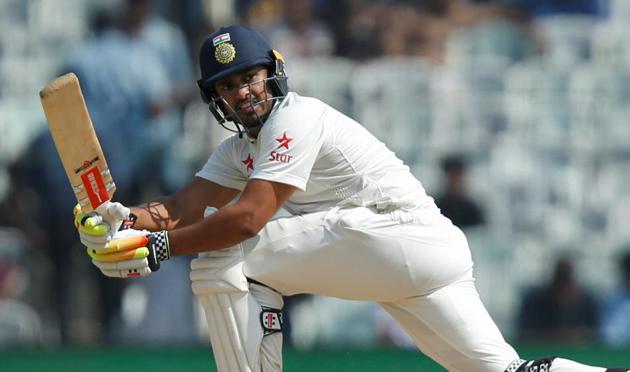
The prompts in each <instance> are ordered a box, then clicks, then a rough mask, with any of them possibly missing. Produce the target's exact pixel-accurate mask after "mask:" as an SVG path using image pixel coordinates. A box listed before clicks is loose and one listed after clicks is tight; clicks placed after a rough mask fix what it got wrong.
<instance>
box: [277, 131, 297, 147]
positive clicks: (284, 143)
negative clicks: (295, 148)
mask: <svg viewBox="0 0 630 372" xmlns="http://www.w3.org/2000/svg"><path fill="white" fill-rule="evenodd" d="M276 141H278V142H279V143H280V144H279V145H278V147H276V148H277V149H279V148H280V147H284V148H285V149H287V150H288V149H289V142H291V141H293V138H291V137H289V136H287V132H284V133H283V134H282V137H280V138H276Z"/></svg>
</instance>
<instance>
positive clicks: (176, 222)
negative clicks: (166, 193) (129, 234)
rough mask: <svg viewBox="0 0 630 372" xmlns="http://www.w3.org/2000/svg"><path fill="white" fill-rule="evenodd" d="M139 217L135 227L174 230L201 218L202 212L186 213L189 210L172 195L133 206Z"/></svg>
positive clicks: (132, 210) (133, 211)
mask: <svg viewBox="0 0 630 372" xmlns="http://www.w3.org/2000/svg"><path fill="white" fill-rule="evenodd" d="M131 212H132V213H133V214H135V215H136V216H137V217H138V219H137V221H136V223H135V225H134V228H135V229H145V230H149V231H159V230H173V229H175V228H178V227H182V226H186V225H190V224H192V223H194V222H196V221H198V220H200V219H201V216H202V214H201V213H196V214H195V216H193V213H190V212H188V213H186V212H187V210H186V209H185V208H182V207H180V206H179V205H178V203H177V200H175V199H173V198H172V197H163V198H159V199H156V200H154V201H151V202H148V203H144V204H141V205H138V206H136V207H132V208H131Z"/></svg>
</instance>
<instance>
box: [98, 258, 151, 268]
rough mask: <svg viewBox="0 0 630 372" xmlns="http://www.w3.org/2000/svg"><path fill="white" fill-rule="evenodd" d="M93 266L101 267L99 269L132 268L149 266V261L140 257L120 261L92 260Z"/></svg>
mask: <svg viewBox="0 0 630 372" xmlns="http://www.w3.org/2000/svg"><path fill="white" fill-rule="evenodd" d="M92 263H93V264H94V266H96V267H98V268H99V269H101V271H105V270H109V271H113V270H133V269H141V268H143V267H149V261H148V260H147V259H146V258H140V259H137V260H130V261H122V262H104V261H96V260H92Z"/></svg>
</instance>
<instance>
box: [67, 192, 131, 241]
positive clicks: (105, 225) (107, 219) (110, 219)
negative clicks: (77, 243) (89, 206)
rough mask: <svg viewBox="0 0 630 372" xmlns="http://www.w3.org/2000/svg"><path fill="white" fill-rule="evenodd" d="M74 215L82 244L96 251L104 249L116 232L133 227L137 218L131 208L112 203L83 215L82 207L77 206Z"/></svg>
mask: <svg viewBox="0 0 630 372" xmlns="http://www.w3.org/2000/svg"><path fill="white" fill-rule="evenodd" d="M73 213H74V225H75V227H76V228H77V230H78V231H79V237H80V239H81V243H83V245H85V246H87V247H90V248H95V249H103V248H104V247H105V245H106V244H107V243H108V242H109V241H110V240H111V239H112V238H113V236H114V234H115V233H116V231H118V230H119V229H121V228H130V227H132V226H133V223H134V222H135V218H136V216H135V215H133V214H131V212H130V210H129V208H127V207H125V206H124V205H122V204H120V203H112V202H108V203H105V204H103V205H101V206H100V207H98V208H97V210H96V211H92V212H88V213H82V211H81V206H80V205H78V204H77V205H76V206H75V207H74V210H73Z"/></svg>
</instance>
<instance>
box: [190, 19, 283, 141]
mask: <svg viewBox="0 0 630 372" xmlns="http://www.w3.org/2000/svg"><path fill="white" fill-rule="evenodd" d="M199 66H200V68H201V79H199V80H197V85H198V86H199V89H200V91H201V97H202V98H203V100H204V102H206V103H207V104H208V105H209V108H210V111H211V112H212V114H213V115H214V116H215V118H216V119H217V121H218V122H219V124H221V125H223V126H224V123H225V122H226V121H233V122H234V123H236V124H237V129H238V131H239V132H240V128H239V127H238V124H239V123H238V122H239V119H238V114H236V113H235V112H234V111H231V112H229V110H230V108H229V107H225V106H227V104H224V105H222V104H221V102H222V98H221V97H220V96H219V95H218V94H217V92H215V90H214V87H213V84H214V83H215V82H216V81H218V80H220V79H222V78H225V77H227V76H229V75H231V74H233V73H237V72H241V71H246V70H248V69H250V68H252V67H255V66H264V67H266V68H267V70H268V71H269V74H268V78H267V79H266V82H265V83H266V84H268V86H269V88H270V90H271V92H272V95H273V97H272V99H274V100H281V99H283V98H284V97H285V96H286V95H287V93H288V91H289V88H288V84H287V76H286V74H285V72H284V60H283V58H282V55H281V54H280V53H279V52H277V51H275V50H273V49H271V47H270V46H269V43H267V41H266V40H265V39H264V38H263V36H262V35H261V34H260V33H259V32H258V31H256V30H254V29H252V28H250V27H246V26H240V25H235V26H227V27H221V28H220V29H218V30H217V31H215V32H213V33H212V34H211V35H210V36H208V38H206V40H205V41H204V42H203V44H202V46H201V50H200V52H199ZM261 124H262V123H261ZM227 129H228V130H230V129H229V128H227Z"/></svg>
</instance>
